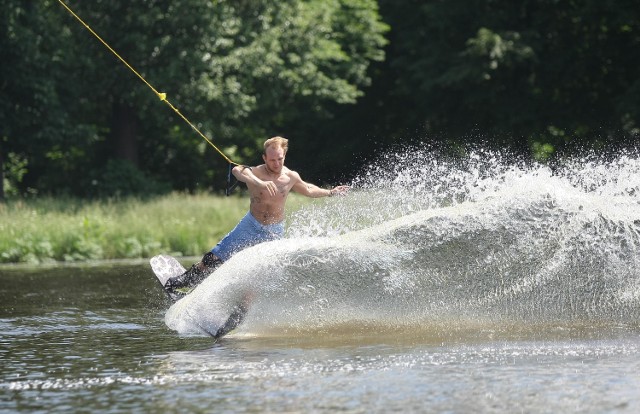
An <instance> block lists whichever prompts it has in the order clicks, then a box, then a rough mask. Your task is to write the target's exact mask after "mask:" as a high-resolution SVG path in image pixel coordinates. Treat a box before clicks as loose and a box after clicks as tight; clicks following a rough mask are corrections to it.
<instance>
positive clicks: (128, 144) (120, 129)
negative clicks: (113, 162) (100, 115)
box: [111, 103, 138, 167]
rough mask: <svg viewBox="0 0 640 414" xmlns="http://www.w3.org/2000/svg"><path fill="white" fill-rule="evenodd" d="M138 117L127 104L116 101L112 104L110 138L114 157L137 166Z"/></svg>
mask: <svg viewBox="0 0 640 414" xmlns="http://www.w3.org/2000/svg"><path fill="white" fill-rule="evenodd" d="M137 130H138V118H137V116H136V114H135V111H134V110H133V108H131V107H130V106H129V105H126V104H122V103H116V104H114V106H113V119H112V122H111V140H112V143H113V151H114V152H113V154H114V156H115V157H116V158H119V159H123V160H127V161H130V162H131V163H132V164H133V165H135V166H136V167H137V166H138V139H137Z"/></svg>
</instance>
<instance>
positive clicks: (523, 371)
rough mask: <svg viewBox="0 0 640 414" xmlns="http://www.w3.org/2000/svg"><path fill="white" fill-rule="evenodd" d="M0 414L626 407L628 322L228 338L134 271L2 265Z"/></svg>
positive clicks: (631, 408)
mask: <svg viewBox="0 0 640 414" xmlns="http://www.w3.org/2000/svg"><path fill="white" fill-rule="evenodd" d="M0 280H1V281H2V285H1V288H0V301H1V303H2V310H1V311H0V332H1V333H0V338H1V339H0V359H1V360H2V366H1V368H0V373H1V375H0V378H1V381H0V412H390V411H403V412H534V413H535V412H548V413H552V412H592V413H602V412H629V413H631V412H637V410H638V409H640V393H639V392H638V390H640V340H639V339H638V333H639V330H638V328H637V326H635V327H634V326H628V325H627V326H625V325H612V326H599V327H591V326H569V325H566V324H565V326H558V325H556V326H553V325H551V326H546V327H543V326H540V327H539V330H538V327H536V329H531V330H529V331H526V330H524V331H523V330H518V329H505V330H503V331H496V330H484V329H477V330H474V329H466V330H462V329H455V328H452V330H451V331H443V330H433V331H429V330H422V331H420V332H417V333H414V334H412V333H411V332H402V333H400V334H398V335H394V334H393V333H392V332H387V333H385V334H383V335H380V334H377V333H376V332H362V331H360V332H358V333H357V334H349V333H348V332H341V333H334V334H332V335H321V334H320V333H318V332H315V333H313V334H307V333H303V334H295V333H293V334H290V335H272V336H260V335H253V336H251V335H247V334H244V335H242V334H241V335H234V334H231V335H229V336H227V337H225V338H223V339H221V340H220V341H219V342H217V343H214V342H213V340H212V339H211V338H208V337H205V336H186V337H185V336H181V335H178V334H176V333H175V332H173V331H171V330H169V329H168V328H167V327H166V326H165V323H164V312H165V310H166V308H167V307H168V305H169V303H168V302H167V301H166V299H165V298H164V297H163V296H162V295H161V294H160V292H159V291H158V289H157V288H156V285H155V282H154V281H153V280H152V279H151V274H150V271H149V269H148V267H147V266H146V265H145V264H128V265H123V264H121V265H113V266H108V267H101V266H95V267H93V266H90V267H65V268H49V269H45V270H35V269H26V268H8V269H6V268H5V269H2V270H0Z"/></svg>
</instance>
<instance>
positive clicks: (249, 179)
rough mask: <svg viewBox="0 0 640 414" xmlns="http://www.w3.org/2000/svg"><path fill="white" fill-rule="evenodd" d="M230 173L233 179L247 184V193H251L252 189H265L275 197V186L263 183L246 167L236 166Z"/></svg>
mask: <svg viewBox="0 0 640 414" xmlns="http://www.w3.org/2000/svg"><path fill="white" fill-rule="evenodd" d="M256 168H257V167H256ZM231 173H232V174H233V176H234V177H236V179H237V180H238V181H241V182H243V183H245V184H247V187H249V191H251V189H252V188H253V189H265V190H267V191H268V192H269V194H270V195H272V196H273V195H276V192H277V188H276V185H275V184H274V183H273V182H272V181H263V180H261V179H260V178H258V177H257V176H256V175H255V174H254V173H253V171H252V170H251V167H247V166H246V165H236V166H235V167H233V169H232V170H231Z"/></svg>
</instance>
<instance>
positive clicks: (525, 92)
mask: <svg viewBox="0 0 640 414" xmlns="http://www.w3.org/2000/svg"><path fill="white" fill-rule="evenodd" d="M380 4H381V13H382V16H383V18H384V19H385V21H387V22H388V23H389V24H390V25H391V27H392V30H391V33H390V45H389V47H388V48H387V56H388V59H387V61H386V62H385V63H384V64H383V65H382V66H381V67H380V68H378V71H377V73H378V75H377V77H376V78H375V80H374V89H373V90H371V91H369V94H368V98H367V99H365V100H364V101H363V103H362V104H363V107H364V108H367V109H369V111H368V114H369V116H370V117H371V114H372V113H373V114H374V115H373V116H372V117H373V118H374V119H376V120H377V121H376V122H375V123H374V125H372V126H371V128H370V129H368V130H366V131H365V133H366V134H369V135H373V136H377V137H379V139H381V140H383V141H385V142H387V143H392V142H394V141H395V140H397V139H398V138H402V139H407V138H408V137H411V136H413V137H424V136H425V135H426V136H428V137H429V138H430V139H433V140H437V141H445V142H446V141H453V142H455V143H464V142H474V141H484V142H485V143H487V144H488V145H496V146H512V147H515V148H516V149H518V150H520V151H523V152H528V151H530V150H534V149H536V148H537V149H538V150H540V149H544V151H542V152H540V154H544V153H548V150H549V148H555V149H558V148H567V149H571V148H577V147H580V146H582V145H594V144H595V145H603V144H613V143H614V142H622V141H624V140H625V139H626V138H628V137H630V136H634V135H637V134H638V122H639V121H640V111H639V110H638V102H639V100H638V98H637V97H638V93H637V92H638V88H639V87H640V86H639V85H640V76H639V75H638V73H639V72H638V71H637V67H638V65H639V64H640V54H639V53H638V52H637V50H640V48H639V46H640V23H639V22H640V19H639V17H640V16H639V13H640V9H639V8H638V7H637V2H634V1H622V2H614V1H610V0H605V1H597V0H572V1H556V0H543V1H524V2H509V1H506V0H471V1H467V0H465V1H462V0H450V1H446V2H444V1H435V0H433V1H417V0H415V1H403V2H396V1H391V0H380ZM396 108H406V109H408V110H404V111H398V110H396ZM358 110H360V111H362V108H359V109H358ZM356 123H357V122H356ZM545 144H546V145H545ZM540 151H541V150H540Z"/></svg>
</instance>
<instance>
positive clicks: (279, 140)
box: [264, 136, 289, 154]
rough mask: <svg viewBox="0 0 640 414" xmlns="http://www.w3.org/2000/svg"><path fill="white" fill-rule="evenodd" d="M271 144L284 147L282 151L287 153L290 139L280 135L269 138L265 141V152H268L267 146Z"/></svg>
mask: <svg viewBox="0 0 640 414" xmlns="http://www.w3.org/2000/svg"><path fill="white" fill-rule="evenodd" d="M271 146H275V147H276V148H278V147H279V148H282V151H284V153H285V154H286V153H287V150H288V149H289V140H288V139H286V138H283V137H280V136H277V137H272V138H269V139H268V140H266V141H265V142H264V154H266V153H267V148H269V147H271Z"/></svg>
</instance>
